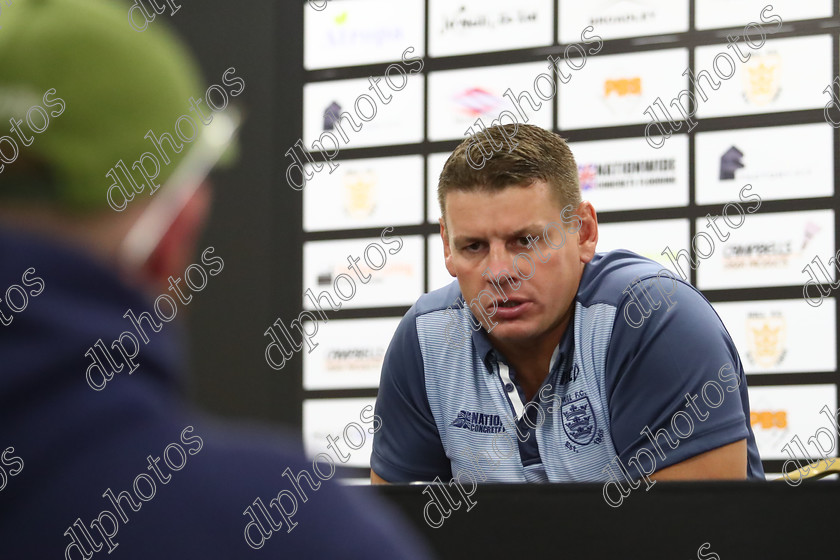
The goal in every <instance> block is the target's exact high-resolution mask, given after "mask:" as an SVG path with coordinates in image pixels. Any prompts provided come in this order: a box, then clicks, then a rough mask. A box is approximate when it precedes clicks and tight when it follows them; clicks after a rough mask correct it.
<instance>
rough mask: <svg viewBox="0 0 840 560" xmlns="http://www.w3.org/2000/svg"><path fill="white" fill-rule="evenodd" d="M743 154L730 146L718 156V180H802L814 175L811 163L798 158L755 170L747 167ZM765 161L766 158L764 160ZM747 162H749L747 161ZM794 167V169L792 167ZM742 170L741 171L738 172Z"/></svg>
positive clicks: (769, 162) (776, 162)
mask: <svg viewBox="0 0 840 560" xmlns="http://www.w3.org/2000/svg"><path fill="white" fill-rule="evenodd" d="M744 157H745V153H744V152H743V151H741V150H740V149H739V148H738V147H736V146H732V147H730V148H729V149H728V150H726V151H725V152H724V153H723V155H721V156H720V180H721V181H730V180H734V179H735V178H736V175H737V178H738V180H739V181H757V180H760V179H781V178H784V177H796V178H798V179H804V178H806V177H808V176H809V175H813V174H814V166H813V162H809V161H802V160H800V159H799V158H793V157H791V158H789V159H784V160H781V161H780V160H776V161H767V162H766V163H768V164H775V165H777V166H778V167H776V168H774V169H766V168H756V167H755V166H752V167H750V166H747V165H746V164H745V163H744V161H743V159H744ZM765 159H767V158H765ZM747 162H749V160H747ZM794 166H796V167H794ZM741 169H743V171H739V170H741Z"/></svg>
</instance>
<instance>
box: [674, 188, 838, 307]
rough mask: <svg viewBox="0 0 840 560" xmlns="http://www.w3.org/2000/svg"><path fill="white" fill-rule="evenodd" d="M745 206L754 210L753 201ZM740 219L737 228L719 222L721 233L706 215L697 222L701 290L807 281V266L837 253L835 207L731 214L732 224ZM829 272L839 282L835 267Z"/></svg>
mask: <svg viewBox="0 0 840 560" xmlns="http://www.w3.org/2000/svg"><path fill="white" fill-rule="evenodd" d="M740 206H741V208H743V209H745V210H746V212H749V208H750V205H748V204H743V205H740ZM741 219H743V222H742V225H741V227H739V228H737V229H732V228H731V227H729V226H728V225H727V223H730V222H726V221H725V220H724V219H721V220H718V223H719V224H720V225H719V231H718V232H717V233H720V234H721V236H720V237H718V236H717V235H716V234H715V233H712V232H711V229H709V228H707V227H706V224H707V219H705V218H701V219H699V220H697V235H695V242H696V243H695V246H696V247H697V248H698V249H699V254H698V259H697V262H698V268H697V287H698V288H700V289H701V290H712V289H724V288H750V287H756V286H796V285H802V283H803V282H804V281H805V280H806V279H807V277H803V274H802V269H803V267H805V266H806V265H807V264H808V262H809V261H811V259H812V258H813V257H814V256H815V255H819V256H820V257H822V258H823V260H824V262H825V261H827V260H828V258H829V257H831V256H832V255H833V254H834V211H833V210H811V211H806V212H776V213H773V214H761V213H760V212H759V213H756V214H752V215H750V214H743V215H740V217H739V214H738V213H737V212H735V211H733V212H732V213H731V223H732V224H737V223H738V222H739V220H741ZM706 232H708V233H706ZM701 234H702V235H703V236H704V237H702V241H701ZM727 236H728V237H727ZM721 237H722V238H723V239H725V241H721ZM704 254H706V255H708V258H705V259H704V258H703V255H704ZM684 262H686V261H684ZM829 272H830V273H831V275H832V277H831V279H832V280H834V268H833V267H832V268H831V270H829Z"/></svg>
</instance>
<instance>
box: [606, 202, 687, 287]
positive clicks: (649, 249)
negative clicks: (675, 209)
mask: <svg viewBox="0 0 840 560" xmlns="http://www.w3.org/2000/svg"><path fill="white" fill-rule="evenodd" d="M596 210H597V208H596ZM688 235H689V224H688V220H684V219H677V220H656V221H651V222H617V223H611V224H598V248H597V251H598V252H599V253H606V252H607V251H613V250H615V249H627V250H628V251H633V252H634V253H638V254H639V255H641V256H643V257H647V258H649V259H652V260H654V261H656V262H658V263H659V264H661V265H662V267H663V268H667V269H668V270H670V271H671V272H672V273H676V271H675V270H674V267H673V265H672V264H671V261H669V260H668V257H667V256H665V255H662V251H663V250H664V249H665V247H666V246H669V247H671V248H672V249H673V250H674V251H678V250H679V249H683V248H685V247H688Z"/></svg>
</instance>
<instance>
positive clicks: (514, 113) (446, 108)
mask: <svg viewBox="0 0 840 560" xmlns="http://www.w3.org/2000/svg"><path fill="white" fill-rule="evenodd" d="M543 72H547V65H545V64H539V63H536V64H510V65H507V66H490V67H486V68H474V69H470V70H446V71H443V72H432V73H430V74H429V140H432V141H436V140H463V139H464V138H466V136H467V135H469V134H472V133H473V132H478V131H479V130H478V129H473V131H470V130H469V129H470V128H471V127H473V125H474V124H475V122H476V119H479V118H480V119H481V121H482V122H483V123H485V124H486V125H487V126H490V125H491V123H492V122H493V121H495V120H497V119H499V120H500V122H501V123H502V124H511V123H513V122H523V123H524V122H527V123H530V124H535V125H537V126H542V127H543V128H550V127H551V107H552V104H551V102H550V101H543V100H542V99H541V98H540V97H539V96H537V95H536V94H535V93H534V89H533V88H534V80H535V78H536V77H537V76H539V75H540V74H542V73H543ZM547 84H549V85H543V84H542V83H541V82H538V83H537V86H538V87H540V86H541V87H543V89H542V90H541V91H543V92H544V95H543V98H544V99H550V97H551V92H552V89H551V86H550V84H554V82H553V80H548V81H547ZM554 85H556V84H554ZM508 90H510V93H508V94H507V95H505V93H506V92H507V91H508ZM525 91H527V96H528V97H523V99H522V101H518V98H519V96H520V94H521V93H522V92H525ZM532 102H533V103H532ZM505 111H507V114H505V116H504V117H502V113H504V112H505ZM479 128H480V127H479ZM506 149H510V146H508V147H507V148H506ZM476 163H478V162H476Z"/></svg>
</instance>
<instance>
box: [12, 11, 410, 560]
mask: <svg viewBox="0 0 840 560" xmlns="http://www.w3.org/2000/svg"><path fill="white" fill-rule="evenodd" d="M128 9H129V5H128V4H125V3H122V2H111V1H106V0H15V2H14V3H13V4H12V5H11V6H9V7H4V10H3V22H2V31H0V53H2V59H3V61H2V64H0V122H7V123H9V122H10V119H12V120H11V122H10V124H11V126H17V127H19V128H22V130H23V132H22V135H21V136H17V134H18V133H17V132H15V131H14V130H12V131H10V132H9V134H8V135H9V136H10V137H11V138H12V139H13V141H12V142H10V141H8V140H5V141H0V150H2V158H3V162H4V167H3V169H2V172H0V299H2V300H3V301H0V309H2V311H3V313H4V314H3V315H2V316H0V320H2V322H3V324H2V325H0V452H2V465H3V466H2V471H0V477H2V478H0V486H2V493H0V550H2V553H0V555H1V556H2V557H3V558H16V559H17V558H61V557H62V554H63V557H64V558H65V559H80V558H82V559H85V560H89V559H90V558H91V557H93V556H96V555H98V556H100V557H102V556H105V555H106V554H105V553H106V552H107V553H108V554H110V552H111V551H112V550H118V551H119V554H118V556H119V557H120V558H225V559H229V558H247V557H250V556H249V555H256V556H255V557H257V556H259V557H272V558H278V557H289V558H388V559H390V558H425V557H426V555H425V552H424V550H425V549H424V548H423V545H422V544H421V543H419V542H418V541H417V540H416V539H415V538H414V537H413V535H412V534H410V533H409V532H407V528H406V527H405V526H404V525H403V524H401V523H400V522H399V521H398V520H396V519H395V518H394V516H393V514H392V512H391V511H390V510H388V509H383V508H385V506H384V505H383V504H380V503H378V502H375V501H369V500H367V499H356V498H353V497H350V496H349V495H348V493H347V491H346V490H345V489H343V488H341V487H340V486H339V485H337V484H335V483H333V482H332V481H324V482H321V481H319V480H318V478H314V477H311V478H314V481H313V482H314V487H313V482H310V481H309V480H307V479H306V478H305V477H301V478H299V479H298V481H297V482H298V484H299V485H300V487H301V490H300V493H302V494H305V495H306V496H307V498H306V499H302V496H300V495H299V496H298V497H297V504H296V505H295V506H294V509H296V511H295V513H294V514H293V515H290V516H288V517H287V518H284V517H283V516H282V515H281V513H278V512H280V511H281V509H285V510H287V511H291V510H292V509H293V507H292V499H293V498H295V496H294V495H293V494H291V493H287V494H282V491H283V490H287V491H288V490H290V489H291V488H292V486H291V485H290V481H289V479H287V478H286V477H284V476H283V475H282V473H283V471H284V470H285V469H286V468H287V467H288V468H290V469H291V472H292V473H299V472H301V471H303V470H306V471H308V472H309V473H310V475H313V474H314V473H313V465H312V463H311V462H308V461H306V460H305V459H304V457H303V454H302V453H301V452H300V451H299V449H298V445H297V444H292V443H290V441H288V440H287V439H285V438H281V437H278V436H277V435H276V434H273V433H271V432H269V431H268V430H262V429H261V430H255V429H251V430H247V431H246V430H244V429H242V428H233V427H231V426H229V425H223V424H221V423H218V422H215V421H212V420H210V419H208V418H206V417H204V416H202V415H200V414H198V413H196V412H195V411H193V410H191V409H190V407H189V406H188V405H187V402H186V401H185V399H184V396H183V392H184V391H183V389H184V387H183V385H184V379H183V373H182V371H183V369H184V368H183V363H182V356H181V344H180V338H179V333H178V332H177V327H178V326H177V321H174V322H172V323H162V322H160V321H159V320H158V315H156V311H155V309H154V305H153V304H152V302H153V301H154V300H155V298H156V297H157V296H158V295H160V294H169V295H171V296H172V297H173V298H175V295H174V292H173V291H172V290H171V289H170V285H169V280H168V279H169V277H170V276H173V277H176V278H178V277H181V276H183V275H184V273H185V269H186V268H187V267H188V266H189V265H190V264H191V263H198V262H201V261H199V257H198V255H197V252H196V247H195V242H196V240H197V237H198V234H199V231H200V229H201V226H202V224H203V222H204V220H205V217H206V215H207V213H208V208H209V204H210V200H209V193H208V190H207V187H206V186H204V185H203V177H204V175H205V174H206V172H207V171H208V170H209V168H210V167H212V165H213V164H214V163H215V162H216V161H217V160H218V158H219V157H220V156H221V155H222V153H223V152H225V151H226V149H227V147H228V145H229V144H230V143H231V141H232V140H233V137H234V136H233V132H234V129H235V127H236V122H235V121H236V118H235V113H234V112H233V107H228V108H227V109H226V110H225V111H219V112H217V113H215V114H214V118H213V121H212V122H211V123H207V124H201V123H198V117H196V119H195V121H196V122H197V123H198V124H197V127H196V128H198V129H199V130H197V134H198V138H197V139H196V140H195V141H194V142H192V143H191V144H185V145H184V146H183V150H182V151H181V153H175V151H174V150H172V149H169V147H168V146H167V144H166V143H165V142H164V143H163V148H164V149H168V152H167V153H168V157H169V158H170V161H169V162H168V163H167V164H165V165H164V162H163V161H161V162H160V163H161V169H160V173H159V176H158V178H157V181H159V182H161V184H162V185H163V186H162V187H160V188H159V189H158V190H157V192H155V193H154V195H153V196H149V188H148V187H146V190H145V191H144V192H142V193H138V194H136V196H134V198H133V200H132V201H130V203H129V204H127V205H125V207H124V209H123V210H122V211H119V212H118V211H115V210H114V209H112V208H110V207H109V205H108V204H107V203H106V194H107V192H108V187H109V185H111V184H112V183H113V182H114V181H113V180H112V179H113V178H109V177H106V173H108V172H109V170H110V169H111V168H112V167H113V166H114V165H115V163H116V162H118V161H119V160H123V161H124V162H126V165H127V166H131V162H132V161H134V160H135V159H137V158H138V157H139V156H140V155H141V154H143V153H144V152H155V150H154V149H153V148H152V147H151V146H150V144H149V143H148V140H147V139H146V138H144V136H145V135H146V133H147V131H148V130H150V129H151V130H153V131H155V133H156V134H159V135H160V134H162V133H163V132H164V131H165V132H168V133H170V134H171V135H172V137H173V138H175V132H174V130H173V127H174V126H175V123H176V120H177V119H178V117H179V116H180V115H182V114H188V113H190V110H189V100H190V98H191V97H195V98H198V97H200V96H204V91H205V90H204V88H203V87H201V86H200V83H201V82H200V80H199V77H198V69H197V66H196V64H195V62H194V61H193V59H192V58H191V57H190V56H189V55H188V54H187V52H186V50H185V49H184V47H183V46H182V44H181V43H180V42H178V41H177V40H176V38H175V37H174V36H173V35H172V34H171V33H170V32H169V31H167V30H166V29H165V25H164V22H161V21H156V22H155V23H154V25H152V26H150V27H149V29H147V30H146V31H145V32H144V33H138V32H136V31H135V30H134V29H132V28H131V27H130V26H129V24H128V22H127V21H126V14H127V13H128ZM48 90H54V91H53V93H52V96H51V97H50V96H48V97H47V98H45V99H43V98H42V96H44V93H45V92H47V91H48ZM59 100H60V101H59ZM44 101H48V102H52V103H53V104H54V105H55V107H53V108H52V109H51V108H50V107H47V108H46V110H47V111H51V114H52V118H49V123H48V126H47V127H46V130H42V131H41V132H38V133H35V134H33V133H31V132H30V131H29V129H28V128H27V127H28V126H29V125H28V123H29V122H32V123H35V128H36V129H37V128H39V127H41V128H43V124H42V122H41V121H40V120H39V119H38V115H37V114H35V113H38V111H37V110H35V111H34V112H33V113H32V114H31V115H29V118H27V112H28V108H30V107H32V106H34V105H39V104H40V105H42V106H43V105H44ZM59 105H63V108H60V107H59ZM205 111H207V109H206V108H205ZM15 123H17V124H15ZM184 128H185V129H186V127H184ZM36 132H37V131H36ZM0 134H3V133H2V132H0ZM30 136H31V137H32V138H30ZM13 142H16V143H17V148H18V149H17V150H15V151H14V153H13V150H12V147H13V145H14V144H13ZM161 157H162V156H161ZM134 178H135V181H137V182H138V183H139V182H140V180H139V177H138V176H137V175H135V177H134ZM121 179H122V180H123V181H125V180H126V178H125V177H121ZM126 188H129V187H126ZM129 192H130V191H129ZM114 200H116V201H117V203H118V204H119V203H120V202H122V201H120V200H119V198H116V197H114ZM210 260H212V259H210ZM217 262H218V261H217ZM214 268H215V270H216V271H217V273H218V271H219V269H218V268H216V267H211V271H212V270H213V269H214ZM30 269H34V270H30ZM26 271H29V272H28V274H27V273H26ZM211 283H212V279H211ZM15 284H17V285H21V288H22V290H23V291H24V292H25V293H24V294H23V295H21V291H20V290H17V289H14V288H13V289H12V290H11V292H7V288H8V287H10V286H12V285H15ZM182 288H183V285H182ZM193 297H200V295H194V296H193ZM24 299H25V300H27V301H26V303H25V304H23V303H22V301H23V300H24ZM6 300H8V301H6ZM182 303H183V302H181V301H179V302H178V312H179V314H181V315H183V314H185V313H186V311H184V307H186V306H184V305H182ZM10 305H11V306H12V307H11V308H10V307H9V306H10ZM22 305H23V307H25V308H24V309H22V310H20V308H21V306H22ZM162 307H163V309H164V310H165V311H168V310H167V309H166V306H162ZM15 308H17V309H18V310H19V311H18V312H14V309H15ZM128 310H131V311H133V313H134V315H135V316H136V317H138V318H140V319H139V321H140V323H141V328H142V330H143V331H144V332H145V335H146V336H147V337H148V340H142V341H141V342H140V343H139V344H138V346H139V347H140V348H139V356H138V357H137V358H136V360H137V361H139V363H140V365H139V367H138V368H137V369H136V371H134V372H133V373H131V375H129V374H128V373H127V370H128V367H127V364H126V363H123V364H122V371H121V372H120V373H117V374H115V375H113V377H112V378H111V379H110V380H108V381H107V383H105V381H103V380H104V379H106V378H107V375H106V376H100V377H98V378H97V377H95V376H91V374H92V373H97V372H98V373H99V374H102V373H103V370H106V369H108V368H109V366H108V365H107V364H108V361H109V359H108V356H107V355H105V354H100V353H98V352H99V350H96V349H94V350H93V352H89V350H90V349H92V347H94V345H95V344H96V343H97V342H98V341H102V342H103V343H104V345H105V346H107V347H108V348H107V350H108V352H109V353H110V354H111V357H113V358H114V359H115V360H120V357H121V355H120V352H119V351H118V350H117V348H116V347H115V346H112V344H111V343H112V341H115V340H117V339H118V338H119V337H120V335H121V333H122V332H124V331H129V332H135V329H134V328H133V326H132V322H131V320H130V319H129V317H124V315H127V312H128ZM144 313H148V315H145V318H143V317H144V315H143V314H144ZM156 330H157V332H155V331H156ZM136 332H137V334H135V336H137V337H138V338H142V337H141V335H139V330H137V331H136ZM123 342H124V343H125V347H126V348H127V349H128V350H129V352H130V351H131V349H132V344H131V342H130V340H129V339H128V338H125V339H124V341H123ZM93 356H98V357H93ZM86 372H87V374H86ZM86 375H87V376H88V379H87V380H86ZM243 375H248V373H247V372H243ZM90 380H93V381H92V382H91V381H90ZM103 384H104V386H103ZM170 444H174V445H170ZM321 470H322V472H328V471H329V467H327V466H323V467H322V469H321ZM150 481H152V482H150ZM278 492H281V494H280V495H278ZM290 495H291V496H292V498H290V497H289V496H290ZM257 498H259V499H260V500H261V501H260V502H259V504H257V503H255V501H256V500H257ZM272 501H274V502H275V503H274V504H271V502H272ZM265 510H267V511H265ZM106 511H107V512H108V513H106ZM255 518H256V519H255ZM281 520H283V521H285V523H282V522H281ZM111 533H113V534H114V536H113V537H106V535H109V534H111ZM360 535H366V537H365V538H364V539H362V538H360ZM252 549H259V550H257V551H255V550H252Z"/></svg>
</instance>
